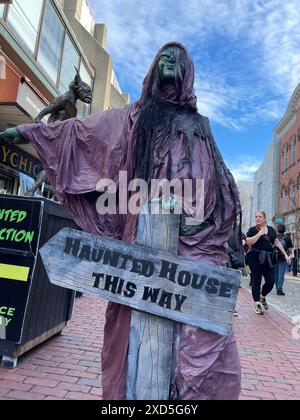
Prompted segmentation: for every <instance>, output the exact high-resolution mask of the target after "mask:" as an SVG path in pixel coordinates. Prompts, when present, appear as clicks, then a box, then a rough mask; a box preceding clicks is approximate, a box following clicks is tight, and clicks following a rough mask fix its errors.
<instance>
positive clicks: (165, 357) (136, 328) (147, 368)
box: [126, 214, 180, 400]
mask: <svg viewBox="0 0 300 420" xmlns="http://www.w3.org/2000/svg"><path fill="white" fill-rule="evenodd" d="M179 223H180V215H178V214H140V216H139V222H138V230H137V239H136V243H137V244H138V245H143V246H145V247H151V248H154V249H157V250H160V251H166V252H169V253H171V254H177V251H178V238H179ZM173 325H174V322H173V321H170V320H168V319H166V318H161V317H157V316H155V315H151V314H148V313H145V312H140V311H136V310H132V313H131V324H130V339H129V350H128V374H127V389H126V399H127V400H168V399H169V398H170V385H171V376H172V353H173V350H172V349H173V334H174V333H173Z"/></svg>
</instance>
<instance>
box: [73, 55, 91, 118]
mask: <svg viewBox="0 0 300 420" xmlns="http://www.w3.org/2000/svg"><path fill="white" fill-rule="evenodd" d="M79 73H80V77H81V79H82V80H83V81H84V82H85V83H87V84H88V85H89V86H90V87H91V89H93V78H92V76H91V74H90V73H89V71H88V69H87V68H86V66H85V64H83V61H81V66H80V71H79ZM76 106H77V109H78V117H86V116H87V115H90V113H91V105H88V104H84V103H83V102H81V101H77V104H76Z"/></svg>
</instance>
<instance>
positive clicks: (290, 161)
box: [275, 84, 300, 248]
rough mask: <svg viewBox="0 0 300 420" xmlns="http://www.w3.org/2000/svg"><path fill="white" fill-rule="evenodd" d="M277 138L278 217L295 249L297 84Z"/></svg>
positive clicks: (298, 214)
mask: <svg viewBox="0 0 300 420" xmlns="http://www.w3.org/2000/svg"><path fill="white" fill-rule="evenodd" d="M275 131H276V134H277V135H278V137H279V185H278V209H277V210H278V214H280V215H283V216H284V218H285V224H286V227H287V231H288V232H290V233H291V237H292V239H293V242H294V246H295V247H297V248H299V247H300V84H299V85H298V86H297V87H296V89H295V91H294V93H293V95H292V97H291V99H290V102H289V105H288V108H287V111H286V113H285V115H284V116H283V118H282V119H281V121H280V122H279V124H278V125H277V127H276V128H275Z"/></svg>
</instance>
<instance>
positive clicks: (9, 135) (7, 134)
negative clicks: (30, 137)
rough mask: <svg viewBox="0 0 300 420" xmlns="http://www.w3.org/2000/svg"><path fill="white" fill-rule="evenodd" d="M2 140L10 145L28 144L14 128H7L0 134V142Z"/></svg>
mask: <svg viewBox="0 0 300 420" xmlns="http://www.w3.org/2000/svg"><path fill="white" fill-rule="evenodd" d="M2 140H5V141H7V142H8V143H10V144H26V143H28V141H27V140H25V139H24V137H22V136H21V134H20V133H19V131H18V130H17V129H16V128H8V129H7V130H5V131H3V132H2V133H0V142H1V141H2Z"/></svg>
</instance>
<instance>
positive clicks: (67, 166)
mask: <svg viewBox="0 0 300 420" xmlns="http://www.w3.org/2000/svg"><path fill="white" fill-rule="evenodd" d="M127 116H128V108H123V109H120V110H109V111H106V112H101V113H97V114H94V115H92V116H90V117H87V118H83V119H77V118H72V119H69V120H66V121H62V122H56V123H54V124H25V125H21V126H18V127H17V130H18V131H19V132H20V133H21V135H22V136H23V137H24V138H25V139H26V140H28V141H29V142H30V143H31V144H32V145H33V147H34V148H35V149H36V151H37V153H38V155H39V158H40V160H41V163H42V165H43V168H44V169H45V171H46V173H47V176H48V178H49V180H50V182H51V185H52V187H53V190H54V192H55V194H56V196H57V198H58V199H59V200H60V202H61V203H62V204H63V206H64V208H65V209H66V210H67V211H68V212H69V213H70V214H71V215H72V217H73V219H74V220H75V222H76V223H77V224H78V225H79V226H80V227H81V228H82V229H84V230H87V231H88V232H91V233H95V234H96V233H98V234H103V235H105V236H111V235H113V236H119V235H120V232H117V231H118V228H119V225H120V223H119V222H120V220H116V218H117V216H116V215H112V216H111V219H109V216H99V215H98V213H97V210H96V203H97V197H98V196H99V194H98V196H97V193H96V185H97V183H98V181H99V180H100V179H103V178H108V179H112V180H113V181H117V179H118V176H119V171H120V170H121V169H122V166H123V163H124V159H125V157H126V141H125V138H124V126H125V125H126V123H125V122H126V118H127ZM112 219H114V220H112Z"/></svg>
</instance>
